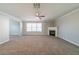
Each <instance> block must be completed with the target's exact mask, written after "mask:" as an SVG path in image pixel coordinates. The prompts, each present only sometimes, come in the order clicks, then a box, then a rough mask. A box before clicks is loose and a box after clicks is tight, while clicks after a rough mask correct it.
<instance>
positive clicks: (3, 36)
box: [0, 15, 9, 44]
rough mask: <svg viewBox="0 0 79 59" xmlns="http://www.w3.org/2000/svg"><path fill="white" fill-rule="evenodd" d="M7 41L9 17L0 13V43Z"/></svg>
mask: <svg viewBox="0 0 79 59" xmlns="http://www.w3.org/2000/svg"><path fill="white" fill-rule="evenodd" d="M7 41H9V18H7V17H5V16H3V15H0V44H2V43H4V42H7Z"/></svg>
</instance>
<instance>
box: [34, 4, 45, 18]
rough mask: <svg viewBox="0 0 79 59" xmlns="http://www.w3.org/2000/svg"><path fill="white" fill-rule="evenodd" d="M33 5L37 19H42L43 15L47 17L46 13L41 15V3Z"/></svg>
mask: <svg viewBox="0 0 79 59" xmlns="http://www.w3.org/2000/svg"><path fill="white" fill-rule="evenodd" d="M33 6H34V9H35V16H36V18H37V19H42V17H45V16H44V15H41V13H40V3H34V4H33Z"/></svg>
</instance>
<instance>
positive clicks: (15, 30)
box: [9, 19, 21, 35]
mask: <svg viewBox="0 0 79 59" xmlns="http://www.w3.org/2000/svg"><path fill="white" fill-rule="evenodd" d="M9 29H10V35H21V22H20V21H17V20H14V19H10V27H9Z"/></svg>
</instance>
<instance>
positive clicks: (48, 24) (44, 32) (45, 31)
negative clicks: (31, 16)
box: [22, 21, 53, 35]
mask: <svg viewBox="0 0 79 59" xmlns="http://www.w3.org/2000/svg"><path fill="white" fill-rule="evenodd" d="M26 23H28V21H27V22H23V29H22V30H23V31H22V32H23V35H48V27H52V26H53V22H51V21H47V22H44V21H43V22H40V23H42V32H27V31H26ZM36 23H37V22H36Z"/></svg>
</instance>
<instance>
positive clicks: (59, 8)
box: [0, 3, 79, 21]
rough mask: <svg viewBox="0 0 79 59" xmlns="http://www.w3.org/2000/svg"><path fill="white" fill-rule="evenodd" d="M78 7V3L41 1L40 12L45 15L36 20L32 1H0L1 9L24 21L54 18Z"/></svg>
mask: <svg viewBox="0 0 79 59" xmlns="http://www.w3.org/2000/svg"><path fill="white" fill-rule="evenodd" d="M78 7H79V4H78V3H75V4H73V3H41V4H40V12H41V15H45V17H44V18H42V19H40V20H36V18H35V14H34V13H35V10H34V8H33V4H32V3H0V11H2V12H5V13H8V14H9V15H12V16H15V17H17V18H20V19H21V20H22V21H42V20H53V19H55V18H57V17H60V16H62V15H64V14H66V13H69V12H71V11H72V10H74V9H76V8H78Z"/></svg>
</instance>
